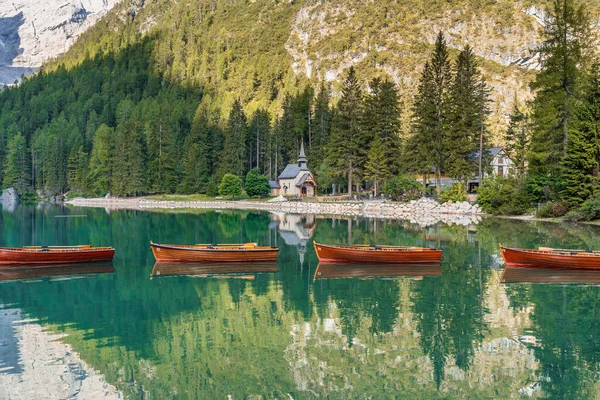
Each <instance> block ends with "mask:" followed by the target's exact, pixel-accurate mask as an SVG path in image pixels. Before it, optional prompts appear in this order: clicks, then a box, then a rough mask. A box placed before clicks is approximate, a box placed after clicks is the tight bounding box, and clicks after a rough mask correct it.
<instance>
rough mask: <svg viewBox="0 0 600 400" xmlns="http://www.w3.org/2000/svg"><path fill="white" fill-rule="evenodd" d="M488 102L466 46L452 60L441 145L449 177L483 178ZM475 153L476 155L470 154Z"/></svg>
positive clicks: (482, 82)
mask: <svg viewBox="0 0 600 400" xmlns="http://www.w3.org/2000/svg"><path fill="white" fill-rule="evenodd" d="M489 101H490V100H489V89H488V87H487V85H486V83H485V81H484V80H483V77H482V75H481V71H480V69H479V66H478V64H477V60H476V59H475V54H474V53H473V50H472V49H471V47H470V46H468V45H467V46H466V47H465V49H464V50H463V51H461V53H460V54H459V56H458V59H457V60H456V67H455V74H454V82H453V83H452V87H451V88H450V100H449V108H450V111H449V118H450V121H451V123H450V128H449V135H448V137H447V138H446V139H447V143H445V145H444V148H445V151H446V156H447V161H446V165H445V166H446V168H445V172H446V174H447V175H448V176H449V177H451V178H454V179H458V180H461V181H466V180H468V179H470V178H471V177H473V176H479V177H480V178H483V166H484V165H486V164H484V163H485V162H486V160H485V157H484V154H483V150H484V149H485V148H487V144H488V131H487V127H486V118H487V116H488V115H489V114H490V109H489V106H488V103H489ZM475 154H477V155H478V157H474V155H475ZM480 157H484V159H480ZM480 162H481V166H482V168H481V170H480V169H479V163H480Z"/></svg>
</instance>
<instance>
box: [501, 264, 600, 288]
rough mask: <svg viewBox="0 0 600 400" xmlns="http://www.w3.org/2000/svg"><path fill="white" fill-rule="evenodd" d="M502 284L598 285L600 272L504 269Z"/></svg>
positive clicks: (568, 268)
mask: <svg viewBox="0 0 600 400" xmlns="http://www.w3.org/2000/svg"><path fill="white" fill-rule="evenodd" d="M502 283H550V284H552V283H555V284H583V285H600V270H590V269H573V268H572V267H569V266H564V267H562V268H544V267H536V268H521V267H506V268H505V269H504V274H503V276H502Z"/></svg>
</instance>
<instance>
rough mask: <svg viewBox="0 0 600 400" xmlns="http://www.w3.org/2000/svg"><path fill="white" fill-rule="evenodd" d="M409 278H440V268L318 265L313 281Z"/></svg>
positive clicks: (433, 265)
mask: <svg viewBox="0 0 600 400" xmlns="http://www.w3.org/2000/svg"><path fill="white" fill-rule="evenodd" d="M402 276H404V277H410V278H413V279H421V278H423V277H424V276H442V267H441V266H440V264H439V263H435V264H417V265H412V264H399V265H398V264H389V263H388V264H364V263H362V264H352V263H319V265H317V269H316V271H315V275H314V280H317V279H335V278H391V277H402Z"/></svg>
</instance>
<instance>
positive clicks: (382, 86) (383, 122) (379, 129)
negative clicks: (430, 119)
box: [363, 78, 401, 182]
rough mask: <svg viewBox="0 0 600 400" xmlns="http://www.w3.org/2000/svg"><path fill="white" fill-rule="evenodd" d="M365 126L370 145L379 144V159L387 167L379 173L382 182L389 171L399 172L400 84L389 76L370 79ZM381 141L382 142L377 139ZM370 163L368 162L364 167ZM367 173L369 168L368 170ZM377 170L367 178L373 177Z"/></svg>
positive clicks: (392, 172) (364, 118)
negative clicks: (398, 86) (398, 85)
mask: <svg viewBox="0 0 600 400" xmlns="http://www.w3.org/2000/svg"><path fill="white" fill-rule="evenodd" d="M363 103H364V117H363V125H364V126H363V130H364V132H365V135H366V136H367V138H368V140H369V141H370V142H371V143H370V145H371V148H373V146H375V144H377V145H378V146H379V148H378V149H377V150H376V152H378V153H379V156H380V160H379V163H385V164H386V167H385V171H383V170H382V171H381V173H380V174H379V175H380V176H379V177H378V180H379V181H380V182H383V181H384V180H385V179H387V178H388V177H389V176H390V175H392V174H396V173H398V171H399V169H400V166H399V161H400V160H399V154H400V148H401V143H400V136H399V134H400V114H401V110H400V100H399V97H398V88H397V87H396V85H395V84H394V82H392V81H390V80H389V79H385V80H383V81H382V80H381V79H380V78H374V79H373V80H371V82H370V83H369V93H368V94H367V95H366V96H365V99H364V101H363ZM378 141H379V143H377V142H378ZM372 156H373V154H367V159H371V160H372ZM367 162H368V161H367ZM367 168H368V167H367V166H366V165H365V169H367ZM365 173H367V171H366V170H365ZM373 173H374V170H373V169H372V166H371V171H370V172H369V176H368V177H367V176H366V175H365V177H367V179H373Z"/></svg>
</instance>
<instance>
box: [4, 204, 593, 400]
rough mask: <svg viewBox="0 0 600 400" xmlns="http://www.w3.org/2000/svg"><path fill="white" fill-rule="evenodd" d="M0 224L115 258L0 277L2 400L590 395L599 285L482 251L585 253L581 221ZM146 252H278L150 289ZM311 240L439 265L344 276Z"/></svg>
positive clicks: (49, 218) (59, 219)
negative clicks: (198, 246)
mask: <svg viewBox="0 0 600 400" xmlns="http://www.w3.org/2000/svg"><path fill="white" fill-rule="evenodd" d="M0 224H1V229H0V245H2V246H22V245H32V244H44V245H57V244H69V245H74V244H87V243H89V244H92V245H95V246H102V245H112V246H114V247H115V249H116V255H115V259H114V261H113V263H112V265H105V266H101V267H95V268H96V269H94V270H86V269H83V270H82V269H81V268H79V269H77V268H74V269H64V270H58V271H55V272H57V273H59V275H55V276H50V277H42V276H36V275H25V276H24V275H19V274H18V273H17V274H15V273H14V270H13V272H12V273H11V272H10V271H8V272H6V268H4V269H3V270H2V271H3V272H0V280H2V282H0V399H20V398H22V399H32V398H41V397H54V398H65V397H75V398H81V399H90V398H126V399H130V398H135V399H140V398H143V399H171V398H177V399H180V398H181V399H186V398H201V399H213V398H214V399H226V398H228V397H229V396H230V398H231V399H242V398H253V399H257V398H282V399H283V398H286V399H289V398H293V399H305V398H308V399H310V398H323V397H328V398H331V399H348V398H377V399H380V398H398V399H400V398H402V399H405V398H520V397H523V396H524V397H528V396H533V397H551V398H555V397H556V398H598V397H599V396H600V386H598V383H597V381H598V371H599V361H600V335H599V332H600V315H597V314H596V313H597V312H598V313H599V314H600V287H599V286H594V284H593V283H594V282H598V281H600V273H594V272H586V273H583V274H577V273H575V274H571V275H569V276H566V277H564V276H562V277H561V276H560V272H555V273H551V274H548V273H537V274H536V273H533V274H527V273H525V274H520V275H518V276H516V277H515V276H513V277H508V276H507V277H506V280H512V281H513V282H511V283H503V272H504V267H503V264H502V261H501V258H500V256H499V251H498V243H502V244H504V245H507V246H518V247H537V246H541V245H543V246H551V247H561V248H565V247H571V248H591V249H600V241H599V240H598V238H599V237H600V236H599V234H600V230H599V229H598V228H596V227H593V226H588V225H568V224H558V223H541V222H537V223H536V222H526V221H517V220H508V219H494V218H484V219H483V220H482V221H480V222H478V221H473V222H472V223H466V224H465V225H447V224H445V223H438V224H435V225H430V226H424V225H422V224H421V225H420V224H418V223H414V222H410V221H385V220H374V219H361V218H352V219H350V218H330V217H320V216H314V215H290V214H270V213H267V212H254V211H252V212H251V211H222V212H215V211H204V210H191V211H186V210H180V211H177V212H166V211H157V212H142V211H125V210H124V211H108V210H104V209H84V208H74V207H60V206H51V205H38V206H19V207H17V208H16V209H15V210H11V211H8V210H5V211H2V213H1V214H0ZM151 240H152V241H154V242H158V243H188V244H192V243H240V242H247V241H254V242H258V243H259V244H263V245H277V246H279V248H280V254H279V259H278V262H277V265H276V267H275V270H276V272H275V270H274V269H273V268H272V267H269V266H265V267H264V268H262V267H261V266H257V267H256V268H254V269H252V268H247V269H244V268H238V270H235V271H232V272H230V273H228V274H220V273H219V268H218V266H217V267H215V266H212V267H211V266H208V267H207V268H206V269H204V270H202V271H201V273H199V274H198V271H191V272H190V273H192V272H193V273H195V275H188V274H186V271H185V269H183V270H181V269H180V268H178V269H177V271H175V272H177V273H181V274H183V275H175V276H166V275H169V270H164V269H161V270H154V274H153V268H154V258H153V257H152V252H151V250H150V247H149V242H150V241H151ZM313 240H316V241H318V242H323V243H340V244H343V243H380V244H392V245H418V246H436V247H440V248H442V249H443V250H444V254H443V257H442V263H441V266H440V268H436V267H427V268H423V269H419V268H418V267H417V268H410V267H400V268H391V269H390V268H384V269H381V268H373V269H371V270H369V269H368V268H350V269H349V270H345V269H344V268H335V266H334V267H332V268H328V267H327V266H323V265H321V266H318V261H317V259H316V256H315V252H314V249H313V247H312V241H313ZM211 268H212V269H211ZM261 268H262V269H261ZM84 272H90V273H88V274H85V273H84ZM171 272H173V271H171ZM152 274H153V275H154V276H151V275H152ZM159 274H160V275H159ZM348 275H350V276H352V277H346V278H344V276H348ZM374 275H384V276H374ZM565 281H568V282H570V283H564V282H565ZM548 282H549V283H548Z"/></svg>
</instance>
